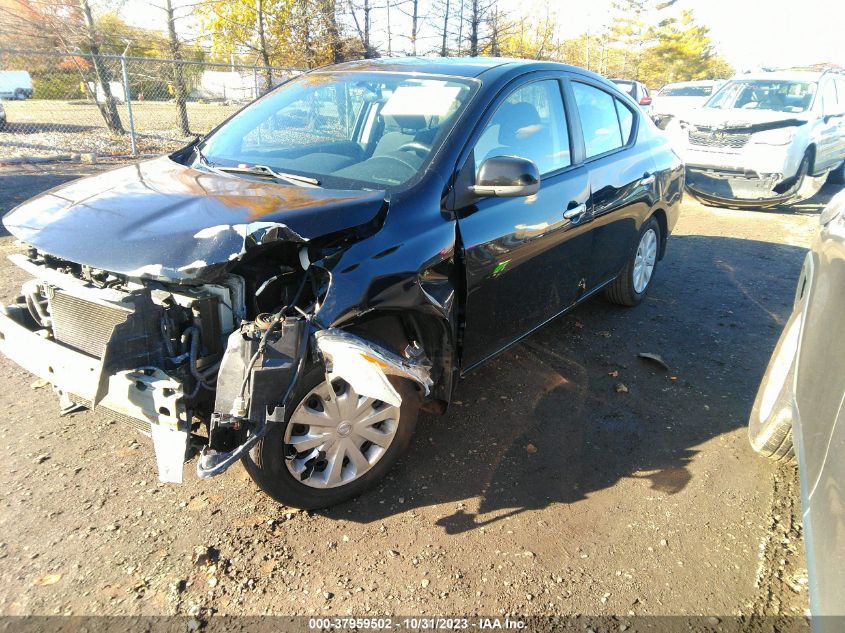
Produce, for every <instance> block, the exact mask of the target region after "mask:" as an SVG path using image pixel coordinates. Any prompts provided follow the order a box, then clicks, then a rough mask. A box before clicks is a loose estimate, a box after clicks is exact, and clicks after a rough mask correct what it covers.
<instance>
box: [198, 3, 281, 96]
mask: <svg viewBox="0 0 845 633" xmlns="http://www.w3.org/2000/svg"><path fill="white" fill-rule="evenodd" d="M293 11H294V0H216V1H212V2H208V3H200V4H198V5H197V16H198V18H199V25H200V29H201V30H203V31H205V32H206V33H208V34H210V36H211V45H212V49H213V50H214V52H215V53H216V54H217V55H219V56H221V57H223V58H226V59H228V58H230V57H232V56H234V55H237V54H239V53H240V52H241V51H242V50H244V49H246V50H249V51H252V52H253V54H254V58H253V59H256V58H257V59H256V61H258V63H260V64H261V65H262V66H265V71H264V74H263V76H264V90H265V91H266V90H270V88H271V87H272V73H271V71H270V69H269V68H267V67H269V66H271V65H284V60H283V59H281V58H280V57H281V55H282V53H283V49H284V43H285V41H286V39H285V38H286V37H287V36H288V35H289V34H290V29H291V26H292V25H291V24H290V22H291V21H292V15H293Z"/></svg>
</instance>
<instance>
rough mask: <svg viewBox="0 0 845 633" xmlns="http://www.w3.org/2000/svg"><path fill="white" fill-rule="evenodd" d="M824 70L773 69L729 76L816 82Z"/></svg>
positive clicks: (738, 79) (739, 79) (742, 78)
mask: <svg viewBox="0 0 845 633" xmlns="http://www.w3.org/2000/svg"><path fill="white" fill-rule="evenodd" d="M824 74H825V73H824V72H818V71H809V70H773V71H770V72H755V73H746V74H744V75H736V76H734V77H731V81H744V80H750V81H771V80H775V81H805V82H811V83H812V82H817V81H819V80H820V79H821V78H822V75H824Z"/></svg>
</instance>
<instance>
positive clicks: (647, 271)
mask: <svg viewBox="0 0 845 633" xmlns="http://www.w3.org/2000/svg"><path fill="white" fill-rule="evenodd" d="M659 252H660V225H659V224H658V222H657V220H655V219H654V218H653V217H651V218H649V219H648V220H647V221H646V222H645V224H643V228H642V229H641V231H640V239H639V242H638V243H637V249H636V250H635V251H634V252H633V254H632V255H631V257H629V258H628V261H627V262H626V263H625V268H623V269H622V272H621V273H620V274H619V276H618V277H617V278H616V279H614V280H613V282H611V283H610V285H609V286H607V288H606V289H605V291H604V294H605V297H607V299H608V301H610V302H612V303H618V304H619V305H623V306H635V305H637V304H638V303H640V301H642V300H643V297H645V295H646V292H648V288H649V286H650V285H651V280H652V278H653V277H654V271H655V269H656V267H657V259H658V254H659Z"/></svg>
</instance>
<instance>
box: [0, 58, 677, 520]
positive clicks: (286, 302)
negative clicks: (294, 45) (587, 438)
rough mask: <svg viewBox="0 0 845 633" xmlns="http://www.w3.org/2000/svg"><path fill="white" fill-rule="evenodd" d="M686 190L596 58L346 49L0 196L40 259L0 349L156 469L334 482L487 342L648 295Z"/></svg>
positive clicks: (164, 474) (352, 488)
mask: <svg viewBox="0 0 845 633" xmlns="http://www.w3.org/2000/svg"><path fill="white" fill-rule="evenodd" d="M682 191H683V168H682V165H681V161H680V160H679V159H678V158H677V156H676V155H675V154H674V153H673V152H672V151H671V149H670V148H669V146H668V144H667V142H666V140H665V139H664V138H663V135H662V134H661V133H660V132H658V131H657V130H656V128H655V127H654V126H653V124H652V123H651V122H650V121H649V120H648V118H647V117H646V116H644V115H643V114H642V113H641V112H640V110H639V108H638V107H637V105H636V104H635V103H634V102H633V101H632V100H631V99H630V97H628V96H627V95H625V94H623V93H622V92H620V91H619V90H618V89H617V88H616V87H615V86H614V85H613V84H612V83H610V82H609V81H607V80H605V79H603V78H601V77H599V76H598V75H595V74H592V73H590V72H587V71H585V70H582V69H579V68H573V67H569V66H564V65H561V64H554V63H540V62H530V61H513V60H501V59H455V60H449V59H401V60H379V61H362V62H351V63H346V64H341V65H338V66H334V67H330V68H325V69H320V70H316V71H313V72H308V73H305V74H303V75H301V76H299V77H297V78H295V79H293V80H291V81H289V82H288V83H286V84H284V85H283V86H281V87H279V88H278V89H276V90H274V91H273V92H272V93H270V94H268V95H267V96H265V97H263V98H261V99H259V100H258V101H256V102H255V103H253V104H252V105H250V106H248V107H247V108H245V109H244V110H242V111H241V112H239V113H238V114H236V115H235V116H233V117H232V118H230V119H229V120H228V121H226V122H225V123H224V124H223V125H221V126H220V127H219V128H217V129H216V130H215V131H213V132H212V133H211V134H209V135H208V136H207V137H205V138H204V139H202V140H200V141H198V142H196V143H194V144H192V145H191V146H189V147H187V148H185V149H184V150H182V151H180V152H177V153H175V154H173V155H171V156H166V157H161V158H157V159H154V160H150V161H146V162H141V163H139V164H136V165H131V166H128V167H123V168H120V169H117V170H114V171H111V172H108V173H105V174H102V175H99V176H95V177H92V178H88V179H84V180H80V181H77V182H74V183H71V184H68V185H64V186H62V187H59V188H57V189H53V190H52V191H49V192H47V193H45V194H43V195H41V196H39V197H37V198H34V199H33V200H30V201H28V202H26V203H24V204H22V205H21V206H19V207H18V208H16V209H14V210H13V211H11V212H10V213H9V214H8V215H6V217H5V218H4V220H3V222H4V224H5V225H6V227H7V229H8V230H9V231H10V232H11V233H12V234H13V235H14V236H16V237H17V238H18V239H20V241H21V242H22V243H23V244H24V245H25V247H26V248H25V252H21V253H19V254H17V255H13V256H12V259H13V260H14V262H15V263H16V264H17V265H19V266H20V267H21V268H23V269H25V270H26V271H27V272H28V273H30V275H31V277H32V279H31V280H30V281H28V282H26V283H25V284H24V286H23V288H22V292H21V296H20V297H19V298H18V300H17V301H16V303H14V304H13V305H9V306H6V307H5V308H3V309H2V314H0V349H2V351H3V352H4V353H5V354H6V355H7V356H9V357H10V358H11V359H13V360H14V361H15V362H17V363H18V364H20V365H21V366H23V367H24V368H26V369H27V370H29V371H31V372H32V373H34V374H36V375H38V376H40V377H42V378H44V379H46V380H48V381H49V382H50V383H52V384H53V385H54V387H55V389H56V392H57V393H58V395H59V400H60V406H61V410H62V411H64V412H68V411H73V410H75V409H78V408H82V407H87V408H94V407H102V408H105V409H108V410H110V411H111V412H112V415H114V416H116V417H117V418H119V419H123V420H125V421H126V422H128V423H130V424H133V425H134V426H135V427H136V428H138V429H140V430H141V431H143V432H144V433H146V434H148V435H150V436H151V438H152V441H153V446H154V449H155V458H156V464H157V467H158V472H159V477H160V478H161V479H162V480H163V481H172V482H179V481H181V479H182V471H183V464H184V462H185V460H186V458H187V457H189V456H191V455H193V454H194V452H195V451H199V457H198V459H197V460H196V461H197V472H198V474H199V476H200V477H209V476H212V475H216V474H219V473H221V472H223V471H224V470H226V468H228V467H229V466H230V465H231V464H233V463H234V462H236V461H238V460H243V461H244V463H245V465H246V468H247V470H248V471H249V473H250V475H251V476H252V477H253V479H254V480H255V481H256V483H257V484H258V486H259V487H260V488H261V489H262V490H264V491H265V492H266V493H268V494H269V495H271V496H272V497H273V498H274V499H277V500H279V501H280V502H282V503H285V504H288V505H292V506H299V507H303V508H315V507H321V506H327V505H331V504H334V503H338V502H340V501H343V500H345V499H348V498H350V497H352V496H354V495H356V494H358V493H360V492H362V491H363V490H365V489H366V488H368V487H370V486H372V485H373V484H374V483H375V482H377V481H378V480H379V478H381V477H382V476H383V475H384V474H385V473H386V471H387V470H388V469H389V468H390V467H391V465H392V464H393V463H394V462H395V461H396V459H397V458H398V457H399V455H400V454H401V452H402V451H403V450H404V449H405V448H406V446H407V445H408V443H409V441H410V439H411V434H412V432H413V429H414V425H415V423H416V420H417V414H418V411H419V410H420V409H425V410H428V411H443V410H445V408H446V406H447V405H448V403H449V400H450V397H451V395H452V392H453V389H454V387H455V383H456V382H457V380H458V378H459V377H461V376H463V375H464V374H466V373H468V372H469V371H471V370H472V369H473V368H474V367H476V366H478V365H479V364H480V363H483V362H484V361H485V360H487V359H489V358H490V357H492V356H494V355H496V354H498V353H499V352H501V351H502V350H504V349H505V348H507V347H508V346H509V345H512V344H513V343H514V342H516V341H518V340H520V339H521V338H522V337H524V336H526V335H528V334H529V333H531V332H532V331H533V330H535V329H536V328H538V327H540V326H542V325H543V324H544V323H546V322H548V321H549V320H551V319H553V318H554V317H556V316H558V315H560V314H562V313H564V312H566V311H567V310H570V309H572V308H573V307H574V306H576V305H577V304H578V303H580V302H582V301H584V300H585V299H587V298H588V297H590V296H592V295H594V294H596V293H598V292H599V291H603V292H604V294H605V295H606V297H607V298H608V299H609V300H611V301H613V302H615V303H618V304H622V305H627V306H633V305H636V304H638V303H639V302H640V301H641V300H642V298H643V297H644V295H645V294H646V292H647V291H648V288H649V286H650V284H651V282H652V279H653V275H654V272H655V269H656V267H657V266H658V263H659V261H660V259H661V258H662V256H663V253H664V251H665V248H666V241H667V237H668V235H669V233H670V231H671V230H672V228H673V226H674V224H675V221H676V218H677V215H678V207H679V204H680V202H681V195H682Z"/></svg>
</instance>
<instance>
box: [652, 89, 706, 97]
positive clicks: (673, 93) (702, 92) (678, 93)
mask: <svg viewBox="0 0 845 633" xmlns="http://www.w3.org/2000/svg"><path fill="white" fill-rule="evenodd" d="M712 94H713V86H674V87H672V86H666V87H665V88H663V89H662V90H661V91H660V92H659V96H661V97H709V96H710V95H712Z"/></svg>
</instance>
